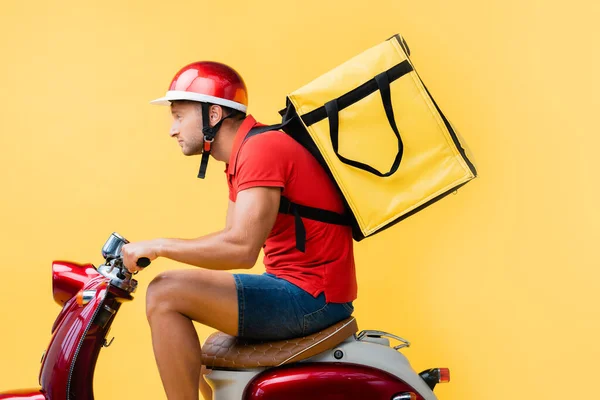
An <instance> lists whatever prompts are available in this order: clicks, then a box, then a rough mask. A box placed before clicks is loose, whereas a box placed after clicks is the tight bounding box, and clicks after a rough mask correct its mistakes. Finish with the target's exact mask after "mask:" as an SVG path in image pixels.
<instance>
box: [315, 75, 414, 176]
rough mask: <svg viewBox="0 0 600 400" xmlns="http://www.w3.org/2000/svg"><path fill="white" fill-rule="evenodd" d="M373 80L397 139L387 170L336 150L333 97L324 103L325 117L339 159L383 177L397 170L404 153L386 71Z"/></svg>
mask: <svg viewBox="0 0 600 400" xmlns="http://www.w3.org/2000/svg"><path fill="white" fill-rule="evenodd" d="M375 82H377V87H378V88H379V93H380V94H381V101H382V103H383V108H384V110H385V115H386V116H387V120H388V122H389V124H390V127H391V128H392V130H393V131H394V135H396V138H397V139H398V152H397V153H396V158H394V163H393V164H392V166H391V168H390V170H389V171H388V172H385V173H382V172H380V171H379V170H377V169H375V168H373V167H372V166H370V165H368V164H364V163H361V162H359V161H356V160H350V159H349V158H346V157H344V156H342V155H341V154H340V153H339V152H338V144H339V125H340V121H339V105H338V100H337V99H335V100H331V101H329V102H327V103H325V111H326V112H327V118H328V119H329V136H330V138H331V144H332V146H333V151H334V152H335V155H336V156H338V158H339V159H340V161H341V162H343V163H344V164H347V165H351V166H353V167H355V168H358V169H362V170H363V171H367V172H370V173H371V174H373V175H377V176H379V177H382V178H385V177H388V176H391V175H393V174H394V173H395V172H396V171H397V170H398V167H399V166H400V161H402V155H403V153H404V143H402V138H401V137H400V132H398V127H397V126H396V119H395V117H394V109H393V108H392V96H391V91H390V80H389V78H388V75H387V71H386V72H382V73H381V74H379V75H377V76H375Z"/></svg>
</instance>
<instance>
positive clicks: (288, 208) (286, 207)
mask: <svg viewBox="0 0 600 400" xmlns="http://www.w3.org/2000/svg"><path fill="white" fill-rule="evenodd" d="M284 125H286V124H285V123H283V124H279V125H270V126H261V127H258V128H253V129H250V132H248V134H247V135H246V138H245V139H244V140H248V139H249V138H251V137H252V136H256V135H260V134H261V133H264V132H269V131H276V130H279V129H281V128H282V127H283V126H284ZM279 212H280V213H281V214H290V215H293V216H294V217H295V221H294V224H295V227H296V248H297V249H298V250H299V251H301V252H303V253H304V252H305V251H306V229H305V228H304V223H303V222H302V218H307V219H312V220H314V221H319V222H324V223H327V224H334V225H344V226H350V225H351V222H350V218H348V216H347V215H343V214H338V213H336V212H333V211H329V210H324V209H321V208H315V207H309V206H303V205H301V204H297V203H294V202H291V201H290V200H289V199H288V198H286V197H284V196H281V200H280V202H279Z"/></svg>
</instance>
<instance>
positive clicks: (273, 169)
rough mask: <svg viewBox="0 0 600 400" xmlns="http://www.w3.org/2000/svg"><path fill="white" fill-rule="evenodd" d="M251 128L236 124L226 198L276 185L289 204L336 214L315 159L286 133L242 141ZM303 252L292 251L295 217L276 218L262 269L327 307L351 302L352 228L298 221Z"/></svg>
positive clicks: (334, 197)
mask: <svg viewBox="0 0 600 400" xmlns="http://www.w3.org/2000/svg"><path fill="white" fill-rule="evenodd" d="M254 126H261V125H260V124H258V123H257V122H256V120H255V119H254V118H253V117H252V116H250V115H248V116H247V117H246V119H245V120H244V121H243V122H242V125H241V126H240V128H239V130H238V132H237V134H236V137H235V140H234V143H233V150H232V152H231V158H230V159H229V164H228V165H227V170H226V173H227V177H228V184H229V198H230V199H231V201H233V202H235V201H236V198H237V194H238V192H240V191H242V190H245V189H248V188H252V187H257V186H263V187H264V186H266V187H279V188H281V189H282V195H283V196H285V197H287V198H288V199H289V200H290V201H292V202H294V203H297V204H302V205H306V206H310V207H316V208H322V209H325V210H330V211H334V212H338V213H342V212H343V211H344V205H343V202H342V199H341V197H340V194H339V193H338V191H337V189H336V187H335V185H334V184H333V182H331V179H330V178H329V176H327V173H326V172H325V170H324V169H323V167H321V165H319V163H318V162H317V160H316V159H315V158H314V157H313V156H312V155H311V154H310V153H309V152H308V150H306V149H305V148H304V147H302V145H300V144H299V143H298V142H296V141H295V140H294V139H292V138H291V137H290V136H288V135H287V134H285V133H283V132H280V131H270V132H265V133H261V134H259V135H256V136H253V137H251V138H250V139H248V140H247V141H244V138H245V137H246V134H247V133H248V132H249V131H250V129H252V128H253V127H254ZM302 221H303V222H304V227H305V228H306V252H305V253H302V252H300V251H298V250H297V249H296V234H295V228H294V217H293V216H292V215H287V214H279V215H278V216H277V219H276V220H275V225H274V226H273V229H272V230H271V233H270V234H269V237H268V238H267V240H266V242H265V245H264V246H263V250H264V253H265V257H264V263H265V267H266V271H267V272H268V273H270V274H273V275H276V276H277V277H280V278H282V279H286V280H287V281H289V282H291V283H293V284H295V285H297V286H299V287H301V288H302V289H304V290H306V291H307V292H308V293H310V294H312V295H313V296H315V297H316V296H318V295H319V294H320V293H322V292H325V298H326V300H327V301H328V302H332V303H345V302H348V301H352V300H354V299H356V292H357V287H356V274H355V270H354V253H353V250H352V243H353V242H352V230H351V228H350V227H348V226H340V225H332V224H326V223H323V222H319V221H314V220H311V219H306V218H302Z"/></svg>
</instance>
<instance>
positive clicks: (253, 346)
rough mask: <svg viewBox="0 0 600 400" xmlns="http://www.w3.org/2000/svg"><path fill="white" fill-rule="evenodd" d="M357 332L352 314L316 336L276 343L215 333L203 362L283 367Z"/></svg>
mask: <svg viewBox="0 0 600 400" xmlns="http://www.w3.org/2000/svg"><path fill="white" fill-rule="evenodd" d="M357 331H358V325H357V323H356V319H355V318H354V317H350V318H348V319H345V320H343V321H340V322H338V323H337V324H335V325H331V326H330V327H328V328H327V329H324V330H322V331H321V332H317V333H315V334H313V335H309V336H305V337H301V338H295V339H289V340H280V341H277V342H265V341H258V340H249V339H241V338H238V337H235V336H230V335H227V334H225V333H223V332H216V333H213V334H212V335H210V336H209V337H208V339H206V342H205V343H204V346H202V364H204V365H206V367H207V368H257V367H274V366H280V365H283V364H289V363H292V362H296V361H301V360H304V359H307V358H309V357H312V356H314V355H316V354H319V353H321V352H323V351H325V350H327V349H330V348H332V347H335V346H337V345H338V344H340V343H342V342H343V341H344V340H346V339H347V338H349V337H350V336H352V335H353V334H355V333H356V332H357Z"/></svg>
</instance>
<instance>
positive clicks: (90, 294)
mask: <svg viewBox="0 0 600 400" xmlns="http://www.w3.org/2000/svg"><path fill="white" fill-rule="evenodd" d="M94 297H96V290H84V291H83V293H82V294H81V304H82V305H84V306H85V305H86V304H87V303H89V302H90V301H92V300H93V299H94Z"/></svg>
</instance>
